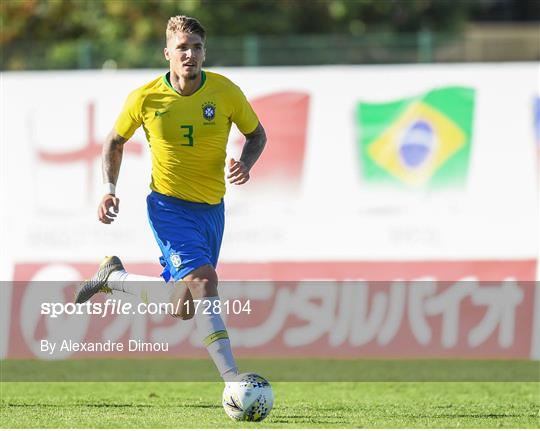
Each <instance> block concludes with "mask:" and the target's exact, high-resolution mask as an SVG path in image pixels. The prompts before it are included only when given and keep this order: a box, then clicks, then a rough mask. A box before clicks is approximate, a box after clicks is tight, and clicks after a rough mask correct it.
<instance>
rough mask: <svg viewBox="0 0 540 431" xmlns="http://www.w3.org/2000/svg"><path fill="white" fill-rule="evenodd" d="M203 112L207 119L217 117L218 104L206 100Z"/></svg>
mask: <svg viewBox="0 0 540 431" xmlns="http://www.w3.org/2000/svg"><path fill="white" fill-rule="evenodd" d="M202 112H203V114H202V115H203V117H204V119H205V120H206V121H212V120H213V119H214V118H215V117H216V104H215V103H214V102H206V103H205V104H204V105H203V106H202Z"/></svg>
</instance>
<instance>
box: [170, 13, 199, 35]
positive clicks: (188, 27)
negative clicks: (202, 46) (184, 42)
mask: <svg viewBox="0 0 540 431" xmlns="http://www.w3.org/2000/svg"><path fill="white" fill-rule="evenodd" d="M175 33H189V34H198V35H199V36H201V39H202V40H203V41H204V39H205V37H206V31H205V30H204V27H203V26H202V25H201V23H200V22H199V21H197V20H196V19H195V18H191V17H189V16H184V15H177V16H172V17H170V18H169V22H167V31H166V32H165V35H166V37H167V40H169V39H170V38H171V37H173V35H174V34H175Z"/></svg>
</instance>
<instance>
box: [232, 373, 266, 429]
mask: <svg viewBox="0 0 540 431" xmlns="http://www.w3.org/2000/svg"><path fill="white" fill-rule="evenodd" d="M273 405H274V394H273V393H272V386H270V383H268V380H266V379H265V378H264V377H261V376H259V375H258V374H255V373H244V374H240V375H239V376H238V380H237V381H235V382H228V383H227V384H226V385H225V389H224V390H223V408H224V409H225V413H227V415H228V416H229V417H230V418H231V419H234V420H237V421H248V422H260V421H262V420H263V419H264V418H265V417H266V416H268V413H270V410H272V406H273Z"/></svg>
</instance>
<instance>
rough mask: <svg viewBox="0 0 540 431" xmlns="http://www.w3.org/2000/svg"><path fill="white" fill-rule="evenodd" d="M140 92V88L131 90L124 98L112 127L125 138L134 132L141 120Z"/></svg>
mask: <svg viewBox="0 0 540 431" xmlns="http://www.w3.org/2000/svg"><path fill="white" fill-rule="evenodd" d="M142 100H143V98H142V94H141V91H140V90H135V91H132V92H131V93H130V94H129V96H128V97H127V99H126V103H125V104H124V108H123V109H122V112H121V113H120V115H119V116H118V119H117V120H116V124H115V125H114V129H115V130H116V133H118V134H119V135H120V136H122V137H123V138H125V139H129V138H131V137H132V136H133V134H134V133H135V130H137V129H138V128H139V126H140V125H141V124H142V122H143V117H142Z"/></svg>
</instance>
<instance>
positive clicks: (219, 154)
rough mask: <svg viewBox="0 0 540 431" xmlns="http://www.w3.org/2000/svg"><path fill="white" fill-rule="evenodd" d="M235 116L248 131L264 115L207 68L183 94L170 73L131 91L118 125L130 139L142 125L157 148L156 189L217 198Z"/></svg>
mask: <svg viewBox="0 0 540 431" xmlns="http://www.w3.org/2000/svg"><path fill="white" fill-rule="evenodd" d="M233 122H234V123H235V124H236V125H237V127H238V129H239V130H240V132H242V133H243V134H248V133H251V132H253V131H254V130H255V129H256V127H257V125H258V124H259V119H258V118H257V115H256V114H255V112H254V111H253V109H252V107H251V105H250V104H249V102H248V101H247V99H246V97H245V96H244V94H243V93H242V91H241V90H240V88H238V87H237V86H236V85H235V84H234V83H233V82H231V81H230V80H229V79H227V78H225V77H224V76H222V75H219V74H217V73H213V72H205V71H202V83H201V86H200V87H199V89H198V90H197V91H196V92H195V93H193V94H192V95H190V96H182V95H181V94H179V93H178V92H177V91H176V90H175V89H174V88H173V87H172V86H171V84H170V82H169V80H168V74H167V75H164V76H160V77H159V78H157V79H154V80H153V81H151V82H149V83H148V84H146V85H143V86H142V87H140V88H138V89H136V90H135V91H133V92H132V93H130V95H129V96H128V98H127V101H126V103H125V106H124V109H123V110H122V112H121V114H120V116H119V117H118V120H117V121H116V124H115V130H116V132H117V133H118V134H119V135H120V136H122V137H123V138H125V139H129V138H131V136H132V135H133V133H135V130H137V128H138V127H139V126H141V125H142V126H143V128H144V132H145V133H146V139H147V140H148V143H149V145H150V151H151V154H152V182H151V184H150V188H151V189H152V190H154V191H156V192H158V193H161V194H164V195H167V196H173V197H177V198H180V199H183V200H187V201H191V202H203V203H208V204H217V203H219V202H220V201H221V199H222V198H223V195H224V194H225V172H224V170H225V158H226V146H227V141H228V138H229V131H230V130H231V124H232V123H233ZM128 145H129V144H128Z"/></svg>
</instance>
